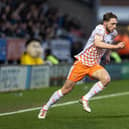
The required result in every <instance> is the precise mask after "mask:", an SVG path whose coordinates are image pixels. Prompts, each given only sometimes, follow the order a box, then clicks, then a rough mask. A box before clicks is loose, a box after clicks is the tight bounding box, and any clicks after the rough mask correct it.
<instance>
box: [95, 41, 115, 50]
mask: <svg viewBox="0 0 129 129" xmlns="http://www.w3.org/2000/svg"><path fill="white" fill-rule="evenodd" d="M94 45H95V46H96V47H98V48H103V49H116V48H117V47H116V45H113V44H107V43H104V42H100V41H96V42H95V43H94Z"/></svg>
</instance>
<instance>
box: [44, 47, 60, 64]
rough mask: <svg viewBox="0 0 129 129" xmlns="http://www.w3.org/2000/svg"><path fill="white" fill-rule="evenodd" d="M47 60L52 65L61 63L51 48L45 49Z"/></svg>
mask: <svg viewBox="0 0 129 129" xmlns="http://www.w3.org/2000/svg"><path fill="white" fill-rule="evenodd" d="M45 61H46V62H48V63H49V64H51V65H55V64H59V60H58V59H57V58H56V57H55V56H54V55H52V53H51V50H50V49H46V50H45Z"/></svg>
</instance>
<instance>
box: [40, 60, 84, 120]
mask: <svg viewBox="0 0 129 129" xmlns="http://www.w3.org/2000/svg"><path fill="white" fill-rule="evenodd" d="M80 65H81V64H80V63H79V62H75V63H74V65H73V66H72V67H71V69H70V71H69V75H68V77H67V80H66V82H65V84H64V85H63V87H62V88H61V89H59V90H57V91H55V92H54V93H53V95H52V96H51V97H50V99H49V100H48V102H47V103H46V104H45V105H44V106H43V107H42V109H41V111H40V113H39V116H38V117H39V118H40V119H44V118H45V117H46V113H47V111H48V109H49V108H50V107H51V105H53V104H54V103H56V102H57V101H58V100H59V99H60V98H61V97H62V96H64V95H65V94H68V93H69V92H70V91H71V90H72V89H73V87H74V85H75V84H76V82H77V81H78V80H80V79H82V78H83V77H84V76H85V74H84V72H83V71H84V70H81V68H80ZM80 74H81V75H80ZM82 75H83V76H82Z"/></svg>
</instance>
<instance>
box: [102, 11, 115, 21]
mask: <svg viewBox="0 0 129 129" xmlns="http://www.w3.org/2000/svg"><path fill="white" fill-rule="evenodd" d="M111 18H116V19H117V16H116V15H115V14H113V13H112V12H108V13H105V14H104V16H103V21H109V20H110V19H111Z"/></svg>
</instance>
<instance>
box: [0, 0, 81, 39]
mask: <svg viewBox="0 0 129 129" xmlns="http://www.w3.org/2000/svg"><path fill="white" fill-rule="evenodd" d="M0 17H1V20H0V36H1V37H24V38H30V37H34V38H39V39H43V38H47V37H53V36H56V32H57V30H58V29H59V28H61V29H64V30H66V31H68V32H71V33H74V34H76V35H77V36H80V37H81V36H83V32H82V31H81V26H80V22H79V21H78V20H77V19H75V18H72V17H70V16H69V15H67V14H61V13H60V11H59V9H58V8H55V7H50V6H49V5H48V3H47V0H27V1H22V0H1V1H0Z"/></svg>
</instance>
